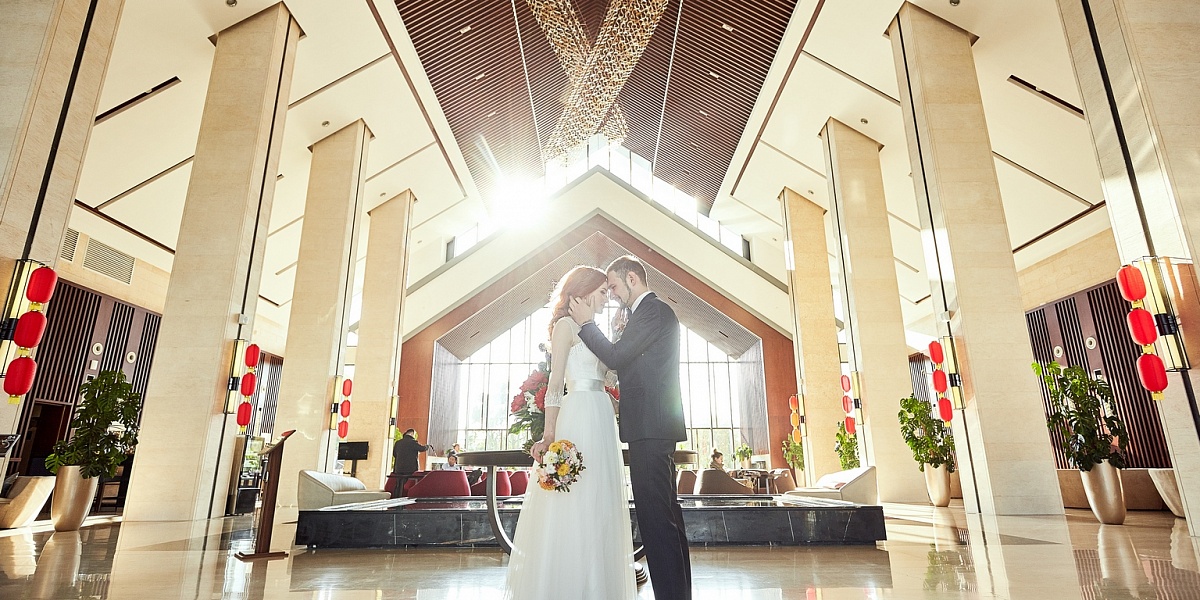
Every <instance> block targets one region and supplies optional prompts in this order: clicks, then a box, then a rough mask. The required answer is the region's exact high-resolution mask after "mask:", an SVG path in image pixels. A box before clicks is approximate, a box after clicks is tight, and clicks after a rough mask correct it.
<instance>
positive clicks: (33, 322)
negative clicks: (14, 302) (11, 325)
mask: <svg viewBox="0 0 1200 600" xmlns="http://www.w3.org/2000/svg"><path fill="white" fill-rule="evenodd" d="M45 333H46V313H43V312H40V311H36V310H31V311H29V312H27V313H25V314H23V315H21V318H20V319H17V328H16V330H15V331H14V332H13V343H14V344H16V345H17V346H19V347H21V348H36V347H37V345H38V344H40V343H42V336H43V335H45Z"/></svg>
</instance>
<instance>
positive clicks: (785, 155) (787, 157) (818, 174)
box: [758, 139, 825, 179]
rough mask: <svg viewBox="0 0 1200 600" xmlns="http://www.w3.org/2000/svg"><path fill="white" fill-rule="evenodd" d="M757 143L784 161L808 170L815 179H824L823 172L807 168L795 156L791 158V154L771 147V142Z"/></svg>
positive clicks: (762, 141)
mask: <svg viewBox="0 0 1200 600" xmlns="http://www.w3.org/2000/svg"><path fill="white" fill-rule="evenodd" d="M758 143H760V144H762V145H764V146H766V147H768V148H770V149H772V150H774V151H776V152H778V153H779V154H780V155H782V156H783V157H784V158H786V159H788V160H790V161H792V162H794V163H796V164H798V165H800V166H802V167H804V168H805V169H808V170H809V171H810V172H811V173H812V174H813V175H816V176H817V177H820V178H821V179H825V172H824V171H818V170H816V169H814V168H812V167H810V166H808V165H807V164H806V163H805V162H804V161H802V160H800V159H798V158H796V157H795V156H792V155H791V154H788V153H787V152H784V151H783V150H780V149H779V148H777V147H775V146H774V145H772V144H771V142H768V141H767V140H764V139H759V140H758Z"/></svg>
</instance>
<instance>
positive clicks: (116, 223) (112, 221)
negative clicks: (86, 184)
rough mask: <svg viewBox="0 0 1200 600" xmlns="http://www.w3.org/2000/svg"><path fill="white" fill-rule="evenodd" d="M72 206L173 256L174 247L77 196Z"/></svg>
mask: <svg viewBox="0 0 1200 600" xmlns="http://www.w3.org/2000/svg"><path fill="white" fill-rule="evenodd" d="M74 206H76V207H78V208H82V209H83V210H84V211H86V212H88V213H89V214H92V215H95V216H96V217H98V218H100V219H101V220H103V221H105V222H107V223H108V224H110V225H112V226H114V227H116V228H118V229H120V230H122V231H124V232H125V233H128V234H129V235H132V236H134V237H136V238H138V239H139V240H142V241H143V242H146V243H147V244H150V245H151V246H154V247H155V248H158V249H159V250H162V251H163V252H166V253H167V254H170V255H171V256H175V249H174V248H171V247H170V246H168V245H166V244H164V243H162V242H160V241H158V240H156V239H154V238H152V237H150V236H148V235H146V234H144V233H142V232H140V231H138V230H136V229H134V228H132V227H130V226H129V225H126V224H125V223H123V222H121V221H118V220H117V219H114V218H112V217H110V216H108V215H106V214H104V213H102V212H100V211H99V210H97V209H95V208H92V207H91V206H88V205H87V204H85V203H83V202H81V201H80V200H79V199H78V198H76V199H75V204H74Z"/></svg>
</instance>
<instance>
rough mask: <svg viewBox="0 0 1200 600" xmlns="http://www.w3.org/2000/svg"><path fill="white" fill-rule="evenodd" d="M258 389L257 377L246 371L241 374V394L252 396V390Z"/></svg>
mask: <svg viewBox="0 0 1200 600" xmlns="http://www.w3.org/2000/svg"><path fill="white" fill-rule="evenodd" d="M257 389H258V377H256V376H255V375H254V373H246V374H245V375H242V395H243V396H253V395H254V390H257Z"/></svg>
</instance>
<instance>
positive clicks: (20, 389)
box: [4, 356, 37, 404]
mask: <svg viewBox="0 0 1200 600" xmlns="http://www.w3.org/2000/svg"><path fill="white" fill-rule="evenodd" d="M35 375H37V363H36V362H34V360H33V359H32V358H30V357H28V356H20V357H17V358H15V359H13V361H12V362H11V363H8V372H7V373H5V374H4V393H6V394H8V400H9V402H10V403H12V404H16V403H17V402H20V400H21V398H20V397H21V396H24V395H25V394H28V393H29V390H30V389H31V388H33V378H34V376H35Z"/></svg>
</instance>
